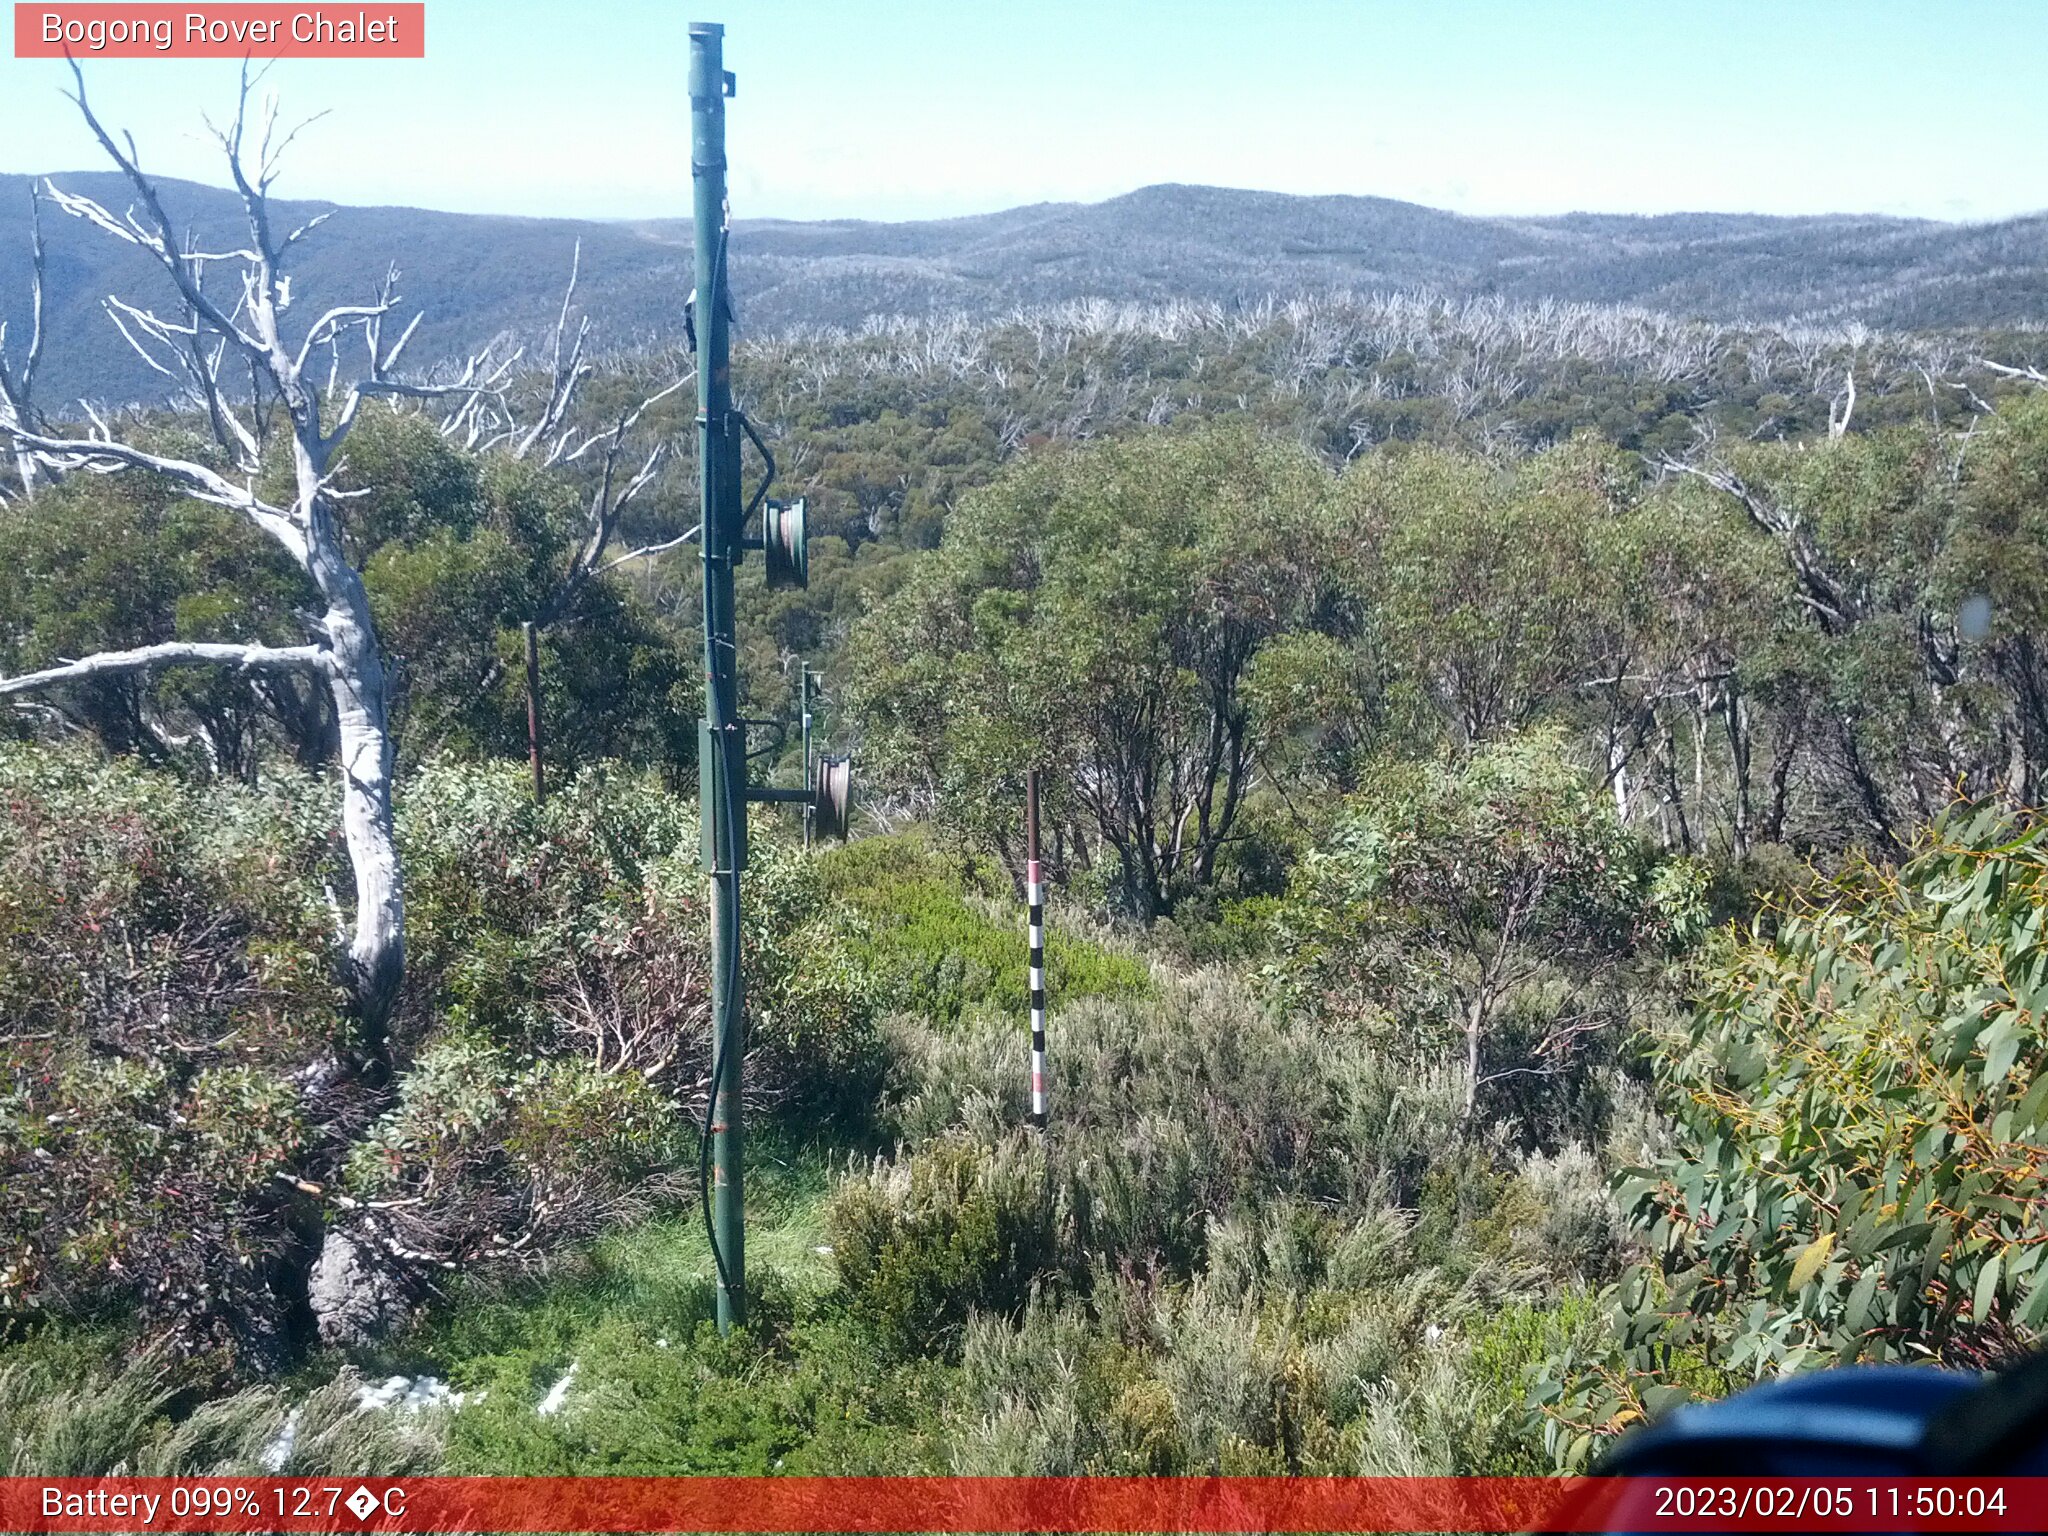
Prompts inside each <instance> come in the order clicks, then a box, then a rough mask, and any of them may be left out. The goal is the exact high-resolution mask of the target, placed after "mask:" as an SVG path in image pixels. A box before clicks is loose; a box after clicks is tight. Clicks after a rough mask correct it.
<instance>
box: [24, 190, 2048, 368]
mask: <svg viewBox="0 0 2048 1536" xmlns="http://www.w3.org/2000/svg"><path fill="white" fill-rule="evenodd" d="M29 180H30V179H29V178H27V177H22V176H0V317H4V318H6V319H7V320H8V321H9V322H10V325H11V328H12V330H13V334H14V335H15V336H16V337H17V338H19V337H20V336H21V334H22V331H21V327H22V326H23V325H24V324H25V321H26V311H27V303H28V232H27V221H28V208H29V197H28V188H29ZM56 180H57V182H58V184H59V185H60V186H63V187H65V188H66V189H67V190H72V191H77V192H83V193H87V194H90V195H92V196H95V197H98V198H100V199H101V200H102V201H104V202H106V203H107V204H108V205H109V206H110V207H112V208H113V209H114V210H115V211H116V212H117V213H118V212H119V211H120V210H121V209H122V208H124V207H125V206H127V202H128V198H127V195H126V186H125V184H124V183H123V182H121V181H120V179H119V178H118V177H116V176H114V175H111V174H108V173H101V172H93V173H82V174H74V175H60V176H58V177H57V178H56ZM164 192H165V196H166V200H167V201H168V202H169V204H170V205H171V207H172V210H173V212H174V213H175V214H176V215H178V216H179V217H181V218H185V219H189V220H190V221H191V223H192V225H193V228H194V229H195V231H196V232H198V233H199V234H200V235H201V236H203V237H207V236H211V237H218V236H221V235H226V234H230V233H232V231H233V228H234V220H235V219H236V217H237V216H238V214H239V205H238V203H237V202H236V200H235V199H234V197H233V196H232V195H231V194H229V193H227V192H223V191H220V190H218V189H214V188H209V187H202V186H198V185H194V184H191V183H184V182H167V183H165V185H164ZM679 196H680V194H679ZM332 206H333V205H330V204H324V203H298V204H285V205H281V207H282V211H283V213H284V214H285V215H286V216H287V217H298V218H304V217H308V216H310V215H311V214H313V213H315V212H318V211H322V210H325V209H328V208H330V207H332ZM44 212H45V217H44V226H45V230H46V234H47V236H48V240H49V245H50V257H49V322H48V324H49V334H50V343H49V349H48V357H47V360H46V364H45V380H44V388H43V391H42V397H43V399H44V401H45V403H46V405H48V406H49V407H50V408H53V409H55V408H58V407H59V406H61V405H62V404H64V403H67V402H69V401H72V400H74V399H76V398H78V397H80V396H89V397H93V398H98V399H108V400H115V401H120V400H127V399H135V398H142V397H146V396H150V395H154V394H156V393H158V389H157V386H159V385H160V384H161V383H162V381H161V379H159V378H157V377H156V376H154V375H152V374H151V373H149V372H148V371H147V370H146V369H145V368H144V367H143V366H142V365H141V364H140V363H139V362H138V361H137V360H136V359H135V358H134V357H133V355H132V354H131V353H129V351H128V350H127V348H126V346H125V344H124V343H123V342H122V341H121V339H120V337H119V336H118V335H117V334H116V333H115V331H114V330H113V328H112V326H111V325H110V324H108V322H107V321H106V319H105V317H104V316H103V315H102V314H100V312H99V306H100V300H101V298H102V297H103V296H104V295H106V294H108V293H110V292H119V293H121V294H122V295H124V296H141V295H144V294H154V293H155V292H156V291H157V290H156V287H155V284H154V281H153V279H152V277H151V275H150V274H149V272H148V271H147V270H146V264H145V262H144V260H143V258H142V257H141V255H140V253H138V252H137V251H135V250H133V249H132V248H126V247H122V246H120V245H118V244H117V243H116V242H114V241H113V240H111V239H109V238H108V237H106V236H105V235H103V234H100V233H99V232H97V231H94V230H91V229H88V228H85V227H83V226H82V225H80V224H79V223H78V222H77V221H75V220H72V219H69V218H66V217H64V216H63V215H61V214H59V213H57V212H56V211H55V210H54V209H50V208H47V207H46V208H45V211H44ZM688 234H689V227H688V224H687V223H686V222H681V221H658V220H657V221H645V222H641V223H634V224H628V223H603V222H591V221H576V220H567V219H525V218H504V217H478V216H472V215H463V214H451V213H436V212H431V211H426V210H420V209H410V208H343V209H338V210H336V211H335V216H334V217H333V219H332V220H331V221H330V222H329V223H328V224H327V225H326V226H325V227H324V228H322V229H321V230H319V231H318V232H317V233H316V234H315V235H314V236H313V237H312V238H311V239H310V240H309V241H308V242H307V243H306V245H305V246H303V247H301V252H302V255H301V257H300V259H299V263H298V267H297V271H298V273H299V278H298V283H297V285H296V287H295V289H294V300H295V303H294V307H295V308H299V309H301V310H302V312H303V313H304V314H305V315H306V316H307V319H308V321H309V322H310V319H311V318H312V316H313V315H314V314H317V312H318V309H319V308H320V307H322V306H324V305H326V304H329V303H333V302H337V301H341V300H347V299H355V298H359V297H362V296H363V295H364V294H365V293H366V292H367V290H368V288H369V286H370V285H371V284H373V283H374V282H375V281H376V280H377V279H378V278H379V277H380V276H381V275H382V273H383V272H384V269H385V267H386V265H387V264H390V263H395V264H396V265H397V266H398V268H399V269H400V271H401V274H402V278H403V283H402V289H403V292H404V293H405V295H406V297H407V299H408V300H409V301H410V302H412V303H413V304H416V305H418V306H420V307H421V308H423V309H424V310H425V311H426V314H427V319H426V323H425V324H424V325H423V327H422V329H421V331H420V334H419V337H418V339H417V341H416V342H415V355H416V358H417V360H419V361H431V360H434V359H437V358H444V357H448V356H454V355H460V354H463V353H466V352H469V351H471V350H474V349H476V348H478V347H480V346H481V345H482V344H483V343H484V342H486V341H488V340H490V339H491V338H493V337H494V336H499V335H510V336H514V337H523V336H528V335H532V334H535V333H537V332H538V331H539V330H540V329H541V328H542V327H543V326H544V325H545V323H546V321H547V320H548V319H549V318H550V317H551V316H552V313H553V310H554V307H555V306H556V304H557V303H558V302H559V299H560V293H561V285H562V282H563V280H564V278H565V277H566V275H567V273H568V269H569V263H570V257H571V252H572V251H573V250H574V248H575V246H576V243H577V242H578V241H579V240H580V241H581V242H582V247H583V285H582V297H583V300H584V302H585V304H586V305H587V307H588V309H589V311H590V312H591V313H592V315H593V316H594V317H595V318H596V320H597V322H598V325H599V327H600V332H601V335H602V337H603V340H604V342H605V344H606V345H607V346H608V347H611V348H614V349H622V348H630V347H636V346H639V345H642V344H645V343H648V342H652V341H659V340H663V339H666V338H667V337H669V336H671V335H673V334H674V332H675V331H676V330H677V329H678V326H679V321H680V313H681V303H682V296H683V294H684V293H685V292H686V291H687V290H688V287H689V281H690V279H689V263H690V249H689V244H688ZM733 261H734V269H735V272H734V275H735V283H736V286H737V289H738V292H739V294H740V299H741V319H742V322H743V326H744V328H745V329H746V330H749V331H752V332H754V333H755V334H760V333H762V332H765V331H773V330H782V329H787V328H789V327H791V326H797V325H822V326H853V325H858V324H859V323H860V322H862V321H863V320H866V319H868V318H870V317H873V316H878V315H884V316H899V315H909V316H929V315H935V314H946V313H954V312H958V313H962V314H965V315H969V316H974V317H989V316H994V315H998V314H1001V313H1004V312H1006V311H1009V310H1012V309H1015V308H1017V307H1018V306H1021V305H1036V304H1046V303H1058V302H1064V301H1068V300H1073V299H1081V298H1106V299H1114V300H1142V301H1149V302H1157V301H1162V300H1172V299H1183V298H1186V299H1201V300H1209V301H1221V302H1226V303H1228V302H1233V301H1240V300H1254V299H1258V298H1263V297H1267V296H1271V295H1283V296H1284V295H1292V294H1298V293H1311V292H1329V291H1332V290H1384V289H1395V288H1399V289H1412V288H1430V289H1434V290H1437V291H1439V292H1442V293H1444V294H1446V295H1448V296H1451V297H1463V296H1471V295H1478V294H1498V295H1501V296H1503V297H1507V298H1513V299H1520V300H1530V299H1545V298H1556V299H1566V300H1583V301H1591V302H1597V303H1604V304H1628V305H1640V306H1644V307H1647V308H1651V309H1655V310H1661V311H1666V312H1669V313H1672V314H1675V315H1678V316H1681V317H1700V318H1710V319H1717V320H1787V319H1799V318H1814V319H1825V320H1828V321H1831V322H1841V321H1848V320H1860V321H1862V322H1864V323H1867V324H1869V325H1872V326H1876V327H1882V328H1932V327H1984V326H1997V327H2009V326H2014V325H2026V324H2029V323H2031V322H2034V321H2036V320H2039V319H2043V318H2048V215H2034V216H2029V217H2025V218H2019V219H2011V220H2007V221H2005V222H2002V223H1997V224H1982V225H1952V224H1940V223H1934V222H1930V221H1921V220H1907V219H1890V218H1877V217H1860V216H1827V217H1813V218H1793V219H1785V218H1764V217H1758V216H1751V215H1728V214H1673V215H1667V216H1662V217H1654V218H1632V217H1621V216H1613V215H1599V214H1573V215H1569V216H1567V217H1563V218H1553V219H1480V218H1467V217H1464V216H1462V215H1458V214H1452V213H1444V212H1441V211H1439V210H1436V209H1431V208H1423V207H1418V206H1416V205H1414V204H1411V203H1401V202H1393V201H1390V200H1387V199H1384V198H1371V197H1290V196H1284V195H1281V194H1277V193H1267V192H1244V191H1232V190H1227V189H1223V188H1216V187H1189V186H1158V187H1147V188H1144V189H1142V190H1141V191H1137V192H1133V193H1130V194H1129V195H1127V196H1124V197H1118V198H1112V199H1110V200H1109V201H1107V202H1103V203H1092V204H1086V205H1079V204H1042V205H1038V206H1035V207H1028V208H1013V209H1010V210H1007V211H1005V212H1002V213H993V214H986V215H982V216H979V217H975V218H965V219H946V220H935V221H929V222H922V223H899V224H884V223H868V222H861V221H854V220H835V221H830V222H820V223H796V222H788V221H781V220H757V221H751V222H749V221H742V222H741V224H740V225H739V227H738V228H737V230H736V232H735V238H734V243H733Z"/></svg>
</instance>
